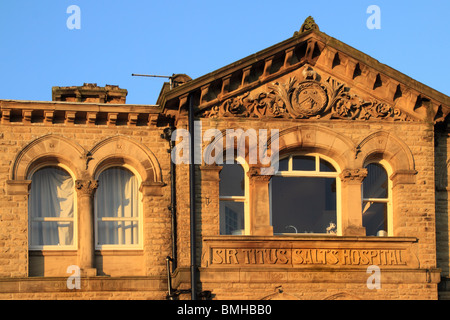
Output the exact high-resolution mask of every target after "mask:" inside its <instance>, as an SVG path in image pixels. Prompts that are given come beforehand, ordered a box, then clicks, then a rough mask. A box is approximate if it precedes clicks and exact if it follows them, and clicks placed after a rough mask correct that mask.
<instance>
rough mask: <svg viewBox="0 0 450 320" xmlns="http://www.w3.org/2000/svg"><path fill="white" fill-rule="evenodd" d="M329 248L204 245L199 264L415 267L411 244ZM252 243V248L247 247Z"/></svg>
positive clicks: (357, 244)
mask: <svg viewBox="0 0 450 320" xmlns="http://www.w3.org/2000/svg"><path fill="white" fill-rule="evenodd" d="M336 243H337V245H336V246H335V247H334V246H330V243H326V244H327V245H326V246H324V243H323V242H322V243H311V242H310V243H308V244H307V245H305V246H301V244H302V243H301V242H294V243H290V244H289V245H288V246H286V243H283V242H276V241H272V242H269V243H264V244H262V243H251V242H250V241H245V242H233V241H232V242H230V243H227V242H226V241H220V242H215V241H214V242H207V245H206V248H205V249H206V250H205V252H204V255H203V259H202V260H203V262H202V265H203V266H206V267H214V266H217V267H246V266H249V267H254V266H278V267H283V266H285V267H311V266H312V267H320V266H349V267H352V266H353V267H357V266H361V267H363V266H366V267H367V266H370V265H377V266H389V267H414V266H415V264H416V263H415V260H416V259H414V255H413V254H412V253H411V242H410V241H406V242H401V243H399V242H398V241H397V242H394V243H392V244H391V243H388V242H386V243H376V242H375V243H373V242H364V241H362V242H355V243H354V244H352V245H349V244H348V243H347V245H346V246H345V247H344V246H342V243H341V244H339V243H338V241H336V242H335V244H336ZM249 244H251V245H249Z"/></svg>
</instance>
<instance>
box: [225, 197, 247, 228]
mask: <svg viewBox="0 0 450 320" xmlns="http://www.w3.org/2000/svg"><path fill="white" fill-rule="evenodd" d="M244 206H245V204H244V202H236V201H223V200H222V201H220V234H228V235H230V234H244Z"/></svg>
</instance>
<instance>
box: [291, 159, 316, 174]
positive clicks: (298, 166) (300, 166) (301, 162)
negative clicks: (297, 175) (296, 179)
mask: <svg viewBox="0 0 450 320" xmlns="http://www.w3.org/2000/svg"><path fill="white" fill-rule="evenodd" d="M292 170H301V171H315V170H316V158H315V157H308V156H294V157H292Z"/></svg>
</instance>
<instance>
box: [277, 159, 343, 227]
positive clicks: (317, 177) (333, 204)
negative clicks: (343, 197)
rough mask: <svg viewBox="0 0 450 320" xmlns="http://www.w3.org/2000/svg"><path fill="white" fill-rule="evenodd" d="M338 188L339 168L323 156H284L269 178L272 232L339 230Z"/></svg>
mask: <svg viewBox="0 0 450 320" xmlns="http://www.w3.org/2000/svg"><path fill="white" fill-rule="evenodd" d="M339 188H340V180H339V179H338V171H337V169H336V167H335V166H334V165H332V164H331V162H330V161H329V160H327V159H325V158H323V157H322V156H320V155H318V154H306V155H290V156H288V157H286V158H284V159H281V160H280V161H279V168H278V172H276V174H275V175H274V176H273V177H272V178H271V181H270V199H271V208H270V209H271V220H272V226H273V233H274V234H283V233H321V234H337V233H339V227H340V226H339V225H338V224H339V221H338V215H339V205H338V199H339V194H338V193H339Z"/></svg>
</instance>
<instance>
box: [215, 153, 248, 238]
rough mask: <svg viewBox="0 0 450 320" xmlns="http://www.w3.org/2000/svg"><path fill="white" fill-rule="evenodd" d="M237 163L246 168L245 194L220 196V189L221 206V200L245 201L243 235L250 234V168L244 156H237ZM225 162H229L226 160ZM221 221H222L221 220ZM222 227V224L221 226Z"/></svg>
mask: <svg viewBox="0 0 450 320" xmlns="http://www.w3.org/2000/svg"><path fill="white" fill-rule="evenodd" d="M235 161H236V162H237V163H236V164H239V165H241V166H242V169H243V170H244V186H245V190H244V195H243V196H220V190H219V206H220V202H221V201H230V202H243V203H244V233H243V235H249V234H250V210H249V201H248V199H249V179H248V176H247V172H248V170H249V166H248V164H247V162H246V161H245V160H244V159H243V158H242V157H236V159H235ZM224 164H227V163H226V162H225V163H224ZM219 223H220V222H219ZM219 228H220V226H219Z"/></svg>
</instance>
